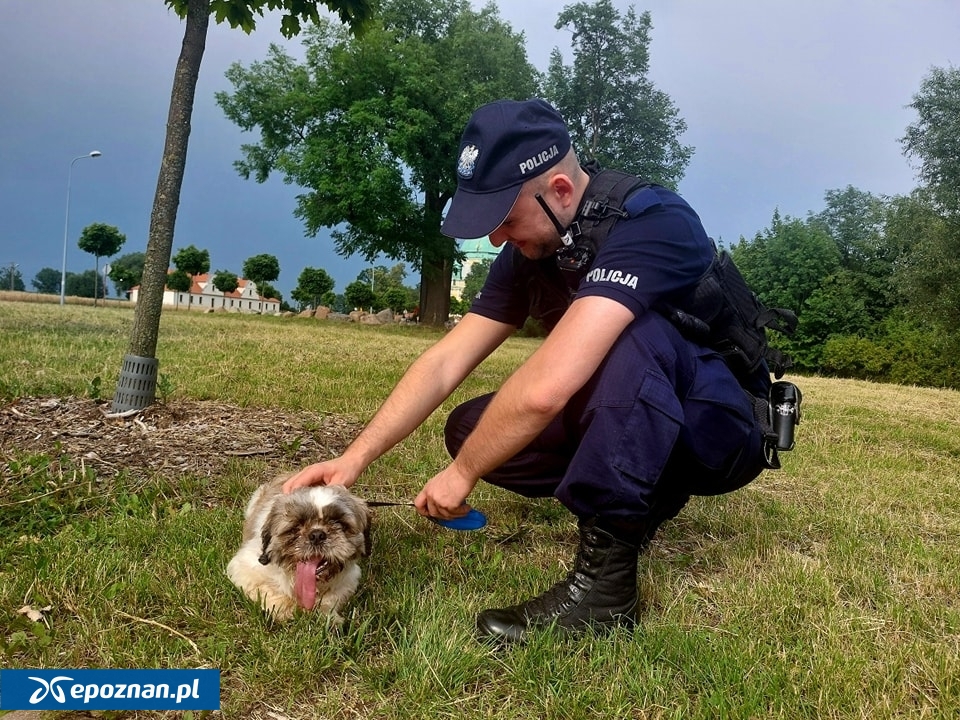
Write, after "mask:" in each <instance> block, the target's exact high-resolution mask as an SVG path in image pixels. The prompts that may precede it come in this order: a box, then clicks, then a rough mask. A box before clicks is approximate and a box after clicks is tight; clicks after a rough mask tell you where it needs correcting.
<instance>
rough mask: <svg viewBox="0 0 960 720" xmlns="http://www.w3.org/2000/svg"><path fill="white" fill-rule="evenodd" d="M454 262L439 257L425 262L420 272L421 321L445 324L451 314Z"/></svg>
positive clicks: (429, 323)
mask: <svg viewBox="0 0 960 720" xmlns="http://www.w3.org/2000/svg"><path fill="white" fill-rule="evenodd" d="M452 276H453V262H452V261H451V260H450V259H449V258H439V259H437V260H434V261H432V262H431V263H430V264H427V263H426V262H424V263H423V269H422V270H421V272H420V322H422V323H425V324H427V325H443V324H444V323H445V322H446V321H447V318H448V317H449V316H450V282H451V278H452Z"/></svg>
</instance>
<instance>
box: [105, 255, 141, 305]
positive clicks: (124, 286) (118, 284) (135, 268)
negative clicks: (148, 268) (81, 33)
mask: <svg viewBox="0 0 960 720" xmlns="http://www.w3.org/2000/svg"><path fill="white" fill-rule="evenodd" d="M144 259H145V256H144V254H143V253H142V252H134V253H127V254H126V255H121V256H120V257H118V258H117V259H116V260H114V261H113V262H112V263H110V272H109V273H108V274H107V277H109V278H110V279H111V280H113V287H114V289H115V290H116V291H117V295H120V296H121V297H129V296H130V289H131V288H132V287H134V286H135V285H139V284H140V279H141V278H142V277H143V263H144Z"/></svg>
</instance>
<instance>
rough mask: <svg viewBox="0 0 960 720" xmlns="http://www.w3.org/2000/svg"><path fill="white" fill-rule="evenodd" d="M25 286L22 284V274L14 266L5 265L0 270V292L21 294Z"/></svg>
mask: <svg viewBox="0 0 960 720" xmlns="http://www.w3.org/2000/svg"><path fill="white" fill-rule="evenodd" d="M26 289H27V286H26V285H24V284H23V274H22V273H21V272H20V271H19V270H18V269H17V266H16V265H7V266H6V267H3V268H0V290H12V291H15V292H16V291H19V292H23V291H24V290H26Z"/></svg>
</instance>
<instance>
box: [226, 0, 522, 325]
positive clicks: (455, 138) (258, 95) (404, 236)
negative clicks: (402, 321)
mask: <svg viewBox="0 0 960 720" xmlns="http://www.w3.org/2000/svg"><path fill="white" fill-rule="evenodd" d="M304 45H305V48H306V59H305V61H304V62H303V63H302V64H301V63H298V62H296V61H294V60H293V59H292V58H291V57H290V56H288V55H287V54H285V53H284V52H283V51H282V50H281V49H279V48H277V47H273V48H271V50H270V53H269V55H268V57H267V58H266V59H265V60H264V61H262V62H257V63H253V64H252V65H251V66H250V67H249V68H244V67H242V66H240V65H234V66H233V67H231V68H230V70H229V71H228V73H227V77H228V79H229V80H230V82H231V84H232V86H233V92H232V93H220V94H218V95H217V102H218V103H219V104H220V106H221V107H222V108H223V110H224V113H225V114H226V116H227V117H228V118H230V119H231V120H233V121H234V122H235V123H236V124H237V125H238V126H239V127H240V128H242V129H243V130H247V131H258V132H259V135H260V139H259V142H258V143H257V144H250V145H244V146H243V147H242V149H241V150H242V153H243V159H242V160H240V161H239V162H237V163H236V167H237V169H238V171H239V172H240V174H241V175H242V176H244V177H247V178H249V177H253V178H255V179H256V180H257V181H258V182H263V181H265V180H266V179H267V177H268V176H269V175H270V174H271V173H273V172H278V173H280V174H281V175H283V176H284V178H285V179H286V180H287V181H289V182H293V183H296V184H297V185H299V186H301V187H303V188H306V189H307V191H306V192H305V193H304V194H303V195H301V196H300V197H299V199H298V204H297V209H296V213H295V214H296V215H297V216H298V217H300V218H301V219H302V220H303V221H304V224H305V227H306V231H307V233H308V234H309V235H316V234H317V233H318V232H319V231H320V229H322V228H334V230H333V231H332V233H331V234H332V237H333V241H334V244H335V247H336V250H337V252H338V253H340V254H343V255H348V256H349V255H360V256H362V257H363V258H365V259H366V260H367V261H372V260H373V259H374V258H376V257H377V256H379V255H380V254H384V255H386V256H387V257H390V258H392V259H395V260H401V261H404V262H407V263H410V264H411V265H412V266H413V267H414V268H416V269H418V270H419V271H420V273H421V282H420V291H421V307H422V308H425V314H424V317H425V319H426V321H427V322H431V323H433V324H439V323H442V322H443V321H444V320H446V315H447V308H448V303H449V295H450V292H449V290H450V278H451V272H452V267H453V260H454V258H455V255H456V245H455V243H454V241H453V240H451V239H449V238H446V237H444V236H442V235H441V234H440V221H441V215H442V212H443V209H444V207H445V205H446V204H447V202H448V201H449V199H450V197H452V195H453V192H454V191H455V189H456V177H455V172H454V171H455V161H456V153H457V148H458V145H459V140H460V134H461V133H462V130H463V127H464V125H465V124H466V122H467V119H468V118H469V116H470V114H471V113H472V112H473V110H474V109H475V108H476V107H477V106H479V105H481V104H483V103H485V102H489V101H491V100H495V99H497V98H501V97H529V96H531V95H534V94H535V93H536V89H537V85H536V80H535V79H536V71H535V70H534V69H533V67H532V66H531V65H530V64H529V63H528V62H527V58H526V52H525V48H524V40H523V37H522V36H521V35H519V34H516V33H514V32H513V31H512V29H511V28H510V27H509V25H507V24H505V23H504V22H503V21H502V20H501V19H500V18H499V16H498V14H497V11H496V8H495V7H494V6H492V5H489V6H487V7H485V8H484V9H482V10H480V11H479V12H476V11H474V10H472V9H471V7H470V4H469V3H468V2H467V1H466V0H385V2H384V3H383V5H382V15H381V17H380V18H379V19H378V20H377V21H375V22H371V23H370V24H369V26H368V27H367V28H366V29H365V32H364V33H363V35H362V36H360V37H356V38H351V37H349V36H348V35H346V34H345V33H344V32H343V30H342V29H341V28H339V27H336V26H333V25H331V24H329V23H322V22H321V23H320V24H318V25H317V27H316V28H315V29H311V30H310V31H308V32H307V33H306V34H305V41H304Z"/></svg>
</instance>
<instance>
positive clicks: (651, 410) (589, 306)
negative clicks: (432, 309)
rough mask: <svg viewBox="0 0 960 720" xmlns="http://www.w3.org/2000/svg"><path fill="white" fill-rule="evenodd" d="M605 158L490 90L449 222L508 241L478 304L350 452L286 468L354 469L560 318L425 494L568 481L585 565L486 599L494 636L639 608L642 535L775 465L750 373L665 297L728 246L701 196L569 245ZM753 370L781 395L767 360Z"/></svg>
mask: <svg viewBox="0 0 960 720" xmlns="http://www.w3.org/2000/svg"><path fill="white" fill-rule="evenodd" d="M591 178H592V175H591V172H590V171H588V168H585V167H582V166H581V165H580V164H579V162H578V160H577V157H576V155H575V153H574V151H573V150H572V148H571V142H570V136H569V133H568V130H567V128H566V125H565V124H564V122H563V120H562V118H561V117H560V116H559V114H558V113H557V111H556V110H555V109H554V108H553V107H551V106H550V105H549V104H547V103H546V102H544V101H542V100H536V99H534V100H528V101H522V102H518V101H512V100H501V101H497V102H493V103H490V104H488V105H484V106H482V107H480V108H479V109H478V110H476V112H475V113H474V114H473V116H472V117H471V119H470V121H469V123H468V124H467V127H466V129H465V131H464V133H463V136H462V139H461V144H460V153H459V157H458V161H457V183H458V184H457V192H456V194H455V196H454V198H453V201H452V203H451V205H450V207H449V210H448V212H447V215H446V217H445V219H444V222H443V226H442V232H443V233H444V234H445V235H448V236H450V237H454V238H479V237H483V236H489V239H490V242H491V244H493V245H494V246H495V247H500V246H502V245H504V244H506V245H507V247H506V248H504V250H503V252H501V253H500V254H499V256H498V257H497V259H496V260H495V261H494V263H493V265H492V267H491V269H490V274H489V277H488V279H487V281H486V283H485V284H484V286H483V289H482V291H481V293H480V295H479V296H478V297H477V298H476V299H475V300H474V302H473V304H472V306H471V308H470V312H468V313H467V314H466V315H465V316H464V317H463V319H462V320H461V321H460V323H459V324H458V325H456V326H455V327H454V328H453V329H452V330H451V331H450V332H449V333H448V334H447V335H445V336H444V337H443V339H441V340H440V341H439V342H437V343H436V344H435V345H434V346H432V347H431V348H430V349H428V350H427V351H426V352H424V354H423V355H421V356H420V357H419V358H418V359H417V360H416V361H415V362H414V363H413V364H412V365H411V366H410V368H409V370H408V371H407V372H406V373H405V375H404V376H403V378H402V379H401V380H400V382H399V383H398V384H397V386H396V388H394V390H393V391H392V393H391V394H390V396H389V397H388V398H387V400H386V401H385V402H384V404H383V406H382V407H381V408H380V410H379V411H378V412H377V413H376V415H375V416H374V417H373V419H372V420H371V421H370V423H369V424H368V425H367V426H366V427H365V428H364V430H363V431H362V432H361V433H360V434H359V435H358V436H357V438H356V439H355V440H354V441H353V443H351V444H350V446H349V447H348V448H347V449H346V450H345V451H344V453H343V455H342V456H340V457H338V458H335V459H333V460H330V461H326V462H322V463H318V464H315V465H311V466H308V467H306V468H304V469H303V470H301V471H300V472H299V473H298V474H297V475H295V476H294V477H293V478H291V479H290V480H289V481H288V483H287V485H286V488H285V489H286V490H287V491H289V490H292V489H294V488H296V487H300V486H303V485H310V484H343V485H346V486H351V485H353V483H354V482H355V481H356V480H357V478H358V477H359V475H360V474H361V473H362V472H363V470H364V469H365V468H366V467H367V466H368V465H369V464H370V463H372V462H373V461H374V460H375V459H377V458H378V457H380V456H381V455H382V454H384V453H385V452H387V451H388V450H389V449H390V448H392V447H393V446H394V445H395V444H397V443H398V442H400V441H401V440H402V439H403V438H405V437H406V436H407V435H408V434H410V433H411V432H412V431H413V430H414V429H415V428H416V427H417V426H418V425H419V424H420V423H422V422H423V421H424V420H425V419H426V418H427V417H428V416H429V415H430V413H432V412H433V410H435V409H436V408H437V407H438V406H439V405H440V403H441V402H443V400H444V399H446V398H447V397H448V396H449V395H450V393H451V392H453V390H454V389H455V388H456V387H457V386H458V385H459V384H460V383H461V381H462V380H463V379H464V378H465V377H466V376H467V375H468V374H469V373H470V372H472V371H473V370H474V368H476V367H477V365H479V363H480V362H481V361H482V360H483V359H484V358H486V357H487V356H488V355H489V354H490V353H491V352H493V351H494V350H495V349H496V348H497V347H498V346H499V345H500V344H501V343H502V342H503V341H504V340H506V339H507V338H508V337H510V336H511V335H512V334H513V333H514V332H515V330H516V329H517V328H518V327H520V326H522V325H523V323H524V321H525V320H526V318H527V317H528V316H529V315H533V316H534V317H538V318H539V319H541V321H542V322H543V323H544V324H545V325H546V326H547V327H548V328H551V331H550V333H549V335H548V336H547V338H546V339H545V340H544V342H543V343H542V345H541V346H540V347H539V348H538V349H537V350H536V352H534V353H533V355H532V356H531V357H530V358H529V359H528V360H527V361H526V362H524V363H523V364H522V365H521V366H520V367H519V368H517V369H516V371H515V372H514V373H513V375H511V376H510V377H509V378H508V379H507V381H506V382H505V383H504V384H503V386H502V387H501V388H500V390H499V391H498V392H497V393H496V394H491V395H486V396H483V397H480V398H476V399H474V400H471V401H468V402H467V403H465V404H463V405H461V406H460V407H458V408H456V409H455V410H454V411H453V412H452V413H451V415H450V418H449V419H448V422H447V425H446V430H445V436H446V442H447V447H448V449H449V450H450V453H451V456H452V457H453V460H452V462H451V463H450V464H449V465H447V467H445V468H444V469H443V470H441V471H440V472H439V473H438V474H437V475H435V476H434V477H432V478H431V479H430V480H428V481H427V483H426V484H425V485H424V487H423V489H422V490H421V491H420V493H419V494H418V495H417V497H416V499H415V501H414V504H415V505H416V508H417V510H418V512H419V513H420V514H421V515H424V516H432V517H438V518H444V519H452V518H455V517H460V516H463V515H464V514H465V513H466V512H467V511H468V510H469V506H468V505H467V504H466V500H467V497H468V496H469V494H470V492H471V491H472V490H473V488H474V487H475V485H476V484H477V482H478V481H479V480H480V479H481V478H482V479H484V480H485V481H487V482H491V483H494V484H496V485H499V486H501V487H504V488H507V489H509V490H511V491H514V492H516V493H519V494H521V495H524V496H527V497H543V496H551V495H552V496H555V497H556V498H557V499H558V500H559V501H560V502H561V503H562V504H563V505H564V506H565V507H566V508H567V509H569V510H570V512H571V513H573V515H574V516H576V518H577V520H578V528H579V548H578V550H577V554H576V558H575V560H574V563H573V567H572V569H571V571H570V572H569V574H568V575H567V576H566V577H565V578H564V579H562V580H560V581H559V582H557V583H556V584H555V585H554V586H553V587H551V588H549V589H547V590H546V591H545V592H544V593H542V594H541V595H539V596H537V597H535V598H532V599H530V600H527V601H526V602H522V603H520V604H517V605H513V606H510V607H506V608H500V609H490V610H484V611H483V612H481V613H480V614H479V616H478V618H477V627H478V630H479V633H480V634H481V635H482V636H484V637H491V638H497V639H502V640H507V641H510V640H518V639H521V638H522V637H524V635H525V634H527V633H528V632H529V631H530V630H532V629H534V628H537V627H542V626H545V625H548V624H555V625H557V626H558V627H561V628H564V629H579V628H582V627H585V626H588V625H596V626H613V625H616V624H627V625H629V624H632V623H633V622H634V621H635V617H636V615H635V613H636V604H637V558H638V553H639V552H640V551H641V550H642V549H643V548H644V547H646V545H647V544H648V543H649V542H650V540H651V538H652V537H653V535H654V533H655V532H656V531H657V528H659V527H660V525H661V524H662V523H663V522H664V521H665V520H668V519H669V518H672V517H673V516H675V515H676V514H677V513H678V512H679V511H680V510H681V508H683V506H684V505H685V504H686V502H687V501H688V500H689V498H690V496H691V495H694V494H714V493H720V492H727V491H730V490H732V489H735V488H737V487H740V486H742V485H744V484H746V483H747V482H749V481H750V480H752V479H753V478H754V477H756V475H757V474H758V473H759V472H760V471H761V469H762V468H763V467H764V465H763V450H762V433H761V430H760V427H759V426H758V423H757V420H756V419H755V417H754V411H753V404H752V402H751V400H750V396H749V395H748V393H746V392H744V390H743V388H742V387H741V384H740V383H739V382H738V380H737V379H736V378H735V377H734V375H733V373H732V372H731V370H730V369H729V368H728V366H727V364H726V363H725V361H724V360H723V359H722V358H721V357H720V356H719V355H718V354H717V353H715V352H714V351H712V350H710V349H708V348H706V347H702V346H700V345H698V344H696V343H694V342H692V341H690V340H687V339H685V338H684V337H683V336H682V335H681V333H680V332H679V331H678V329H677V328H676V327H675V326H674V325H673V324H672V323H671V322H670V321H669V320H668V319H666V317H665V316H664V315H663V314H661V313H660V312H656V311H655V310H654V306H655V305H657V303H658V301H661V300H665V299H669V298H671V297H675V296H678V295H680V294H682V293H683V292H684V291H688V290H689V289H690V288H691V287H692V286H693V285H694V284H695V283H696V282H697V280H698V279H699V278H700V277H701V276H702V275H703V273H704V272H705V270H706V269H707V268H708V266H709V265H710V262H711V260H712V259H713V257H714V254H715V250H714V247H713V245H712V242H711V241H710V239H709V238H708V237H707V235H706V233H705V232H704V229H703V227H702V225H701V222H700V220H699V218H698V217H697V215H696V213H695V212H694V211H693V210H692V209H691V208H690V206H689V205H688V204H687V203H686V202H685V201H684V200H683V199H681V198H680V197H679V196H678V195H677V194H676V193H673V192H671V191H669V190H667V189H665V188H662V187H659V186H646V187H643V188H641V189H639V190H637V192H636V194H635V197H631V198H629V199H628V202H627V203H626V204H625V207H627V208H629V213H626V215H627V216H626V217H623V218H621V219H619V220H618V221H617V223H616V225H615V226H614V227H613V230H612V232H611V233H610V234H609V236H608V237H606V238H605V240H604V242H603V243H602V245H601V246H600V247H599V249H598V251H597V252H596V255H595V257H589V256H588V257H586V258H585V259H584V258H581V260H582V261H583V262H581V263H579V265H578V266H577V267H575V268H574V269H573V270H570V269H561V267H560V264H558V256H562V255H563V253H564V251H565V247H566V246H565V243H568V242H569V239H570V236H569V235H568V234H567V233H566V230H567V229H568V228H570V227H571V226H573V227H576V225H575V221H577V220H578V218H579V215H580V213H582V211H583V207H584V204H585V203H586V202H587V201H592V200H594V199H595V198H594V197H593V196H592V195H591V190H590V186H591ZM564 235H566V238H564V237H563V236H564ZM749 381H750V382H751V383H754V384H755V385H756V387H755V388H754V390H755V392H756V393H757V394H764V395H765V392H766V388H767V387H769V382H770V381H769V376H768V374H767V372H766V370H765V368H761V369H760V370H758V371H757V372H756V373H755V375H754V376H753V377H751V378H750V379H749Z"/></svg>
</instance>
